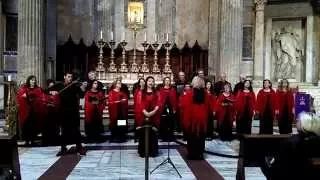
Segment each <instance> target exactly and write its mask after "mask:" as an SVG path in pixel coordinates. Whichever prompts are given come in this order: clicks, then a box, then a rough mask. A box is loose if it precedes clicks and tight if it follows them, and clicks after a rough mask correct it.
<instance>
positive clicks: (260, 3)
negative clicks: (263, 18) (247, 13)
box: [254, 0, 267, 11]
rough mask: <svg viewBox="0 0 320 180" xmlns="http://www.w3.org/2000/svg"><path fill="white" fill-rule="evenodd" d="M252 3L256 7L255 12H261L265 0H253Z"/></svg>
mask: <svg viewBox="0 0 320 180" xmlns="http://www.w3.org/2000/svg"><path fill="white" fill-rule="evenodd" d="M254 3H255V5H256V11H263V10H264V7H265V5H266V3H267V0H254Z"/></svg>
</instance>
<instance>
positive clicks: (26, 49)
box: [17, 0, 45, 85]
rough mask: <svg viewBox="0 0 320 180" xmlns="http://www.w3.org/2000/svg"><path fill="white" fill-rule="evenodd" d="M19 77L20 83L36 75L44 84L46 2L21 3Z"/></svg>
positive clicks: (37, 0)
mask: <svg viewBox="0 0 320 180" xmlns="http://www.w3.org/2000/svg"><path fill="white" fill-rule="evenodd" d="M18 9H19V16H18V61H17V65H18V77H17V80H18V82H19V83H20V82H21V81H25V80H26V78H27V77H28V76H29V75H35V76H36V77H37V79H38V82H39V84H40V85H43V84H44V80H45V73H44V69H45V67H44V1H43V0H27V1H19V8H18Z"/></svg>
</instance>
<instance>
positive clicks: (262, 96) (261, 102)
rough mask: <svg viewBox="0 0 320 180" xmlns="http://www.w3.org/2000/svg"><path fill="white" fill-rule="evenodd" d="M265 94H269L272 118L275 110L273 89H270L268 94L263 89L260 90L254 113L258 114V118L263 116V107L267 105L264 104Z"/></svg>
mask: <svg viewBox="0 0 320 180" xmlns="http://www.w3.org/2000/svg"><path fill="white" fill-rule="evenodd" d="M267 94H271V95H270V96H271V99H270V101H271V103H270V104H271V111H272V117H274V115H275V110H276V93H275V92H274V90H273V89H271V90H270V92H265V91H264V90H263V89H261V90H260V91H259V92H258V95H257V106H256V111H257V112H259V115H260V116H262V115H263V114H264V110H265V106H266V103H267V102H266V97H267Z"/></svg>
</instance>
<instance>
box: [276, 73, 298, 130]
mask: <svg viewBox="0 0 320 180" xmlns="http://www.w3.org/2000/svg"><path fill="white" fill-rule="evenodd" d="M276 101H277V103H276V104H277V107H276V116H277V119H278V126H279V132H280V134H289V133H292V122H293V118H294V98H293V92H292V91H291V90H290V88H289V82H288V80H286V79H283V80H281V81H280V83H279V88H278V90H277V92H276Z"/></svg>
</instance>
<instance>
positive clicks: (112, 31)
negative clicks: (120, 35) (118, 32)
mask: <svg viewBox="0 0 320 180" xmlns="http://www.w3.org/2000/svg"><path fill="white" fill-rule="evenodd" d="M111 40H113V31H111Z"/></svg>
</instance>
